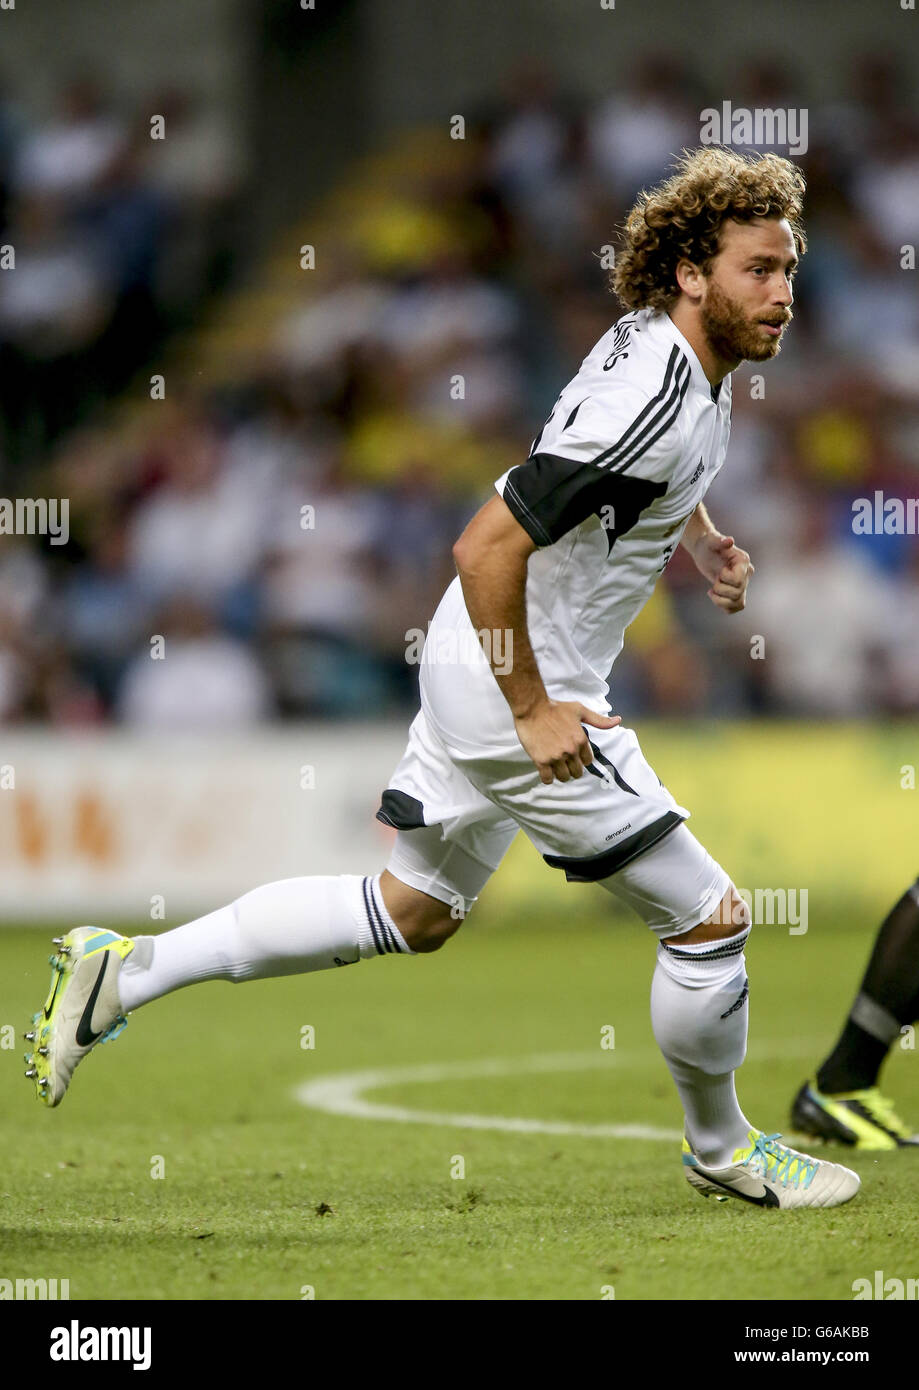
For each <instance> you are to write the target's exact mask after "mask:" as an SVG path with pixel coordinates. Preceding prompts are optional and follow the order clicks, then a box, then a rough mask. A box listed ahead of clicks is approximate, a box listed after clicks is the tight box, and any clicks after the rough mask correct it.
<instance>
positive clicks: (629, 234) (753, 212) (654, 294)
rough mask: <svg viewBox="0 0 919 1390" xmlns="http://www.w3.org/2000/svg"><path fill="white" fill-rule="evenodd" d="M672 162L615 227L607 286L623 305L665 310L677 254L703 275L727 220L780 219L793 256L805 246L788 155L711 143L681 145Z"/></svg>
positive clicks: (794, 170) (799, 177) (674, 289)
mask: <svg viewBox="0 0 919 1390" xmlns="http://www.w3.org/2000/svg"><path fill="white" fill-rule="evenodd" d="M675 167H676V173H675V174H673V175H672V177H671V178H669V179H667V180H666V182H664V183H661V184H659V185H658V186H657V187H656V188H652V189H651V190H650V191H649V190H647V189H642V191H641V193H640V194H639V195H638V198H637V200H636V202H635V205H634V207H633V208H632V210H631V212H630V213H629V215H628V216H627V217H626V219H625V222H624V224H623V226H622V227H621V229H620V233H621V238H622V242H623V247H622V250H621V251H620V252H619V253H618V254H617V256H616V258H615V262H614V265H613V269H612V270H611V271H610V275H609V286H610V289H611V290H612V291H613V293H614V294H615V295H616V297H617V298H618V299H619V301H620V302H621V303H622V304H623V305H624V306H625V308H626V309H660V310H665V311H666V310H667V309H669V308H671V306H672V305H673V304H674V303H675V302H676V300H677V299H678V297H679V294H680V290H679V287H678V285H677V282H676V268H677V265H678V263H679V262H680V261H681V260H683V259H684V258H685V259H686V260H689V261H692V262H693V264H694V265H697V266H698V267H699V268H700V270H701V271H702V273H703V275H707V274H708V273H709V271H710V269H711V264H712V261H713V260H714V258H715V256H716V255H717V254H718V250H719V246H718V239H719V236H720V233H721V228H722V225H723V224H724V222H726V221H727V220H728V219H729V218H734V219H736V220H737V221H738V222H749V221H750V220H751V219H752V218H754V217H784V218H786V219H787V220H788V224H789V226H790V227H791V230H792V234H793V236H794V240H795V246H796V248H797V252H798V255H799V256H802V255H803V254H804V252H805V251H806V250H807V239H806V237H805V235H804V228H803V225H802V223H801V220H800V219H801V208H802V203H803V199H804V188H805V181H804V175H803V174H802V173H801V170H800V169H799V168H798V166H797V165H796V164H792V163H791V161H790V160H788V159H782V158H781V156H780V155H777V154H762V155H744V154H738V153H737V152H736V151H734V150H727V149H724V148H723V147H722V146H713V147H710V148H706V149H698V150H683V152H682V156H681V158H680V159H678V160H677V161H676V164H675Z"/></svg>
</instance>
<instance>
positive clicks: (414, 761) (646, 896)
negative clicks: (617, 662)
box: [377, 709, 730, 936]
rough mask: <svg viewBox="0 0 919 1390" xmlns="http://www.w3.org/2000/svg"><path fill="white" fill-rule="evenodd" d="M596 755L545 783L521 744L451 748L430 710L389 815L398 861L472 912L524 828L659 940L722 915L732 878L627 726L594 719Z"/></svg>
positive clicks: (398, 866)
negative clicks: (576, 772) (599, 724)
mask: <svg viewBox="0 0 919 1390" xmlns="http://www.w3.org/2000/svg"><path fill="white" fill-rule="evenodd" d="M584 728H585V731H586V732H587V735H588V737H589V739H590V741H591V745H592V747H593V750H594V762H593V764H591V766H590V768H589V769H585V771H584V773H583V775H582V776H581V777H578V778H572V779H571V780H570V781H568V782H559V781H553V782H550V783H548V784H547V783H544V782H542V781H541V780H540V777H539V773H538V772H537V770H536V767H535V765H534V764H533V762H532V761H531V759H530V758H529V757H528V755H527V754H526V752H525V751H524V749H523V747H522V746H521V745H520V743H519V742H517V743H516V746H513V745H511V744H510V743H509V742H505V743H503V744H500V745H492V746H491V747H487V746H486V747H483V748H480V749H476V750H472V749H471V748H470V747H469V745H468V744H467V743H465V742H464V744H463V746H462V747H460V746H458V745H456V744H451V743H450V741H449V740H448V739H447V737H446V736H445V735H444V734H443V733H442V731H436V730H435V729H434V728H433V727H432V723H431V720H430V719H429V718H428V716H427V715H426V714H425V712H424V710H423V709H422V710H419V712H418V714H417V715H416V716H415V718H414V720H413V721H412V725H411V728H410V729H409V739H408V745H407V747H406V750H405V753H404V754H403V756H402V758H401V760H400V762H399V764H398V766H397V767H396V769H395V771H394V772H393V775H392V777H391V778H390V782H389V786H388V787H387V789H386V791H385V792H384V793H383V796H382V800H381V805H380V809H379V810H378V811H377V818H378V820H381V821H382V822H383V823H384V825H390V826H394V827H395V828H396V829H397V830H398V832H399V834H398V836H397V837H396V843H395V845H394V847H393V850H392V855H391V857H390V860H389V864H388V865H387V867H388V869H389V871H390V873H391V874H393V875H394V876H395V877H396V878H398V879H401V881H402V882H404V883H407V884H409V885H411V886H412V887H415V888H419V889H420V890H421V891H422V892H424V893H428V894H430V896H431V897H434V898H438V899H439V900H440V901H441V902H445V903H449V904H450V905H451V906H452V907H456V908H457V915H458V916H462V915H465V913H466V912H468V911H469V909H470V908H471V906H472V904H473V903H474V902H475V900H476V898H477V897H478V895H479V894H480V892H481V891H482V888H483V887H484V886H485V884H486V882H487V881H488V879H489V878H490V877H491V875H492V874H493V873H494V871H495V870H496V869H497V867H498V865H499V864H500V863H501V860H502V859H503V858H504V855H505V854H506V852H507V850H508V849H509V848H510V845H511V842H512V840H513V839H514V837H515V835H516V834H517V832H518V830H523V831H524V833H525V834H526V835H527V837H528V838H529V839H530V841H531V842H532V843H533V845H534V846H535V847H536V849H537V850H538V851H539V852H540V854H541V855H542V856H543V858H544V859H545V861H546V863H547V864H550V865H551V866H552V867H553V868H559V869H563V870H564V871H565V876H566V878H567V879H568V880H569V881H570V882H574V883H599V884H601V885H602V886H603V887H604V888H607V889H608V890H609V891H610V892H612V893H615V894H616V896H617V897H620V898H622V899H623V900H624V901H625V902H627V903H628V904H629V906H631V907H632V908H634V910H635V911H636V912H637V913H638V915H639V916H640V917H642V918H643V920H644V921H645V922H646V923H647V924H648V926H649V927H650V928H651V930H652V931H654V932H656V933H658V935H659V936H673V935H678V934H679V933H680V932H684V931H689V930H691V928H692V927H694V926H696V925H697V924H698V923H699V922H701V921H702V920H703V919H704V918H705V917H708V916H710V915H711V914H712V913H713V912H714V911H715V909H716V908H717V906H718V904H719V903H720V901H721V899H722V898H723V897H724V894H725V893H726V892H727V889H728V887H729V884H730V879H729V878H728V875H727V874H726V873H725V871H724V870H723V869H722V868H721V867H720V866H719V865H718V864H716V862H715V861H714V860H713V859H712V858H711V856H710V855H709V854H708V853H707V852H706V851H705V850H704V849H703V847H702V846H701V845H700V844H699V842H698V840H697V839H696V838H695V836H694V835H692V833H691V832H690V831H689V830H687V829H686V827H685V826H684V825H683V823H682V822H683V821H684V820H686V819H687V818H688V816H689V812H688V811H687V810H686V809H685V808H684V807H682V806H679V805H677V803H676V802H675V801H674V799H673V797H672V796H671V795H670V793H669V792H668V791H667V789H666V788H665V787H664V786H663V784H662V783H661V781H660V779H659V778H658V777H657V776H656V774H655V773H654V772H653V771H652V770H651V768H650V767H649V766H648V764H647V763H646V762H645V759H644V756H643V754H642V752H641V749H640V748H639V746H638V739H637V738H636V736H635V733H634V731H633V730H631V729H624V728H623V727H622V726H621V725H619V726H617V727H616V728H613V729H595V728H593V727H592V726H589V725H585V726H584Z"/></svg>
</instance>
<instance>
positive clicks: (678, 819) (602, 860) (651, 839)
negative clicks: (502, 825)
mask: <svg viewBox="0 0 919 1390" xmlns="http://www.w3.org/2000/svg"><path fill="white" fill-rule="evenodd" d="M685 819H686V817H685V816H681V815H678V814H677V812H676V811H666V812H665V813H664V815H662V816H661V817H660V818H659V819H658V820H656V821H652V822H651V824H650V825H646V826H645V828H644V830H637V831H636V832H635V834H634V835H630V836H629V838H628V839H627V840H622V841H621V842H620V843H619V844H618V845H613V846H611V848H610V849H605V850H604V851H603V853H602V854H594V855H592V856H591V857H590V858H588V859H570V858H568V857H567V856H566V855H564V854H544V855H543V859H545V861H546V863H547V864H550V865H551V866H552V868H553V869H564V870H565V877H566V878H567V880H568V882H569V883H597V882H599V880H600V879H601V878H608V877H609V875H610V874H615V873H618V871H619V870H620V869H624V868H625V866H626V864H631V862H632V860H633V859H637V858H638V856H639V855H640V854H644V853H645V851H646V850H649V849H651V848H652V846H653V845H656V844H657V842H658V840H662V839H663V838H664V836H665V835H669V834H670V832H671V830H676V828H677V826H678V825H681V824H682V823H683V821H684V820H685Z"/></svg>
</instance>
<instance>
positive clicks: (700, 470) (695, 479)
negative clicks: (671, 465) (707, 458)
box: [689, 459, 705, 487]
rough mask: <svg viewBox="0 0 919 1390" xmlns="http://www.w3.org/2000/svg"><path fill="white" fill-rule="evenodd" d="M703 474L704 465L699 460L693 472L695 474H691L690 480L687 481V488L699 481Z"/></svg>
mask: <svg viewBox="0 0 919 1390" xmlns="http://www.w3.org/2000/svg"><path fill="white" fill-rule="evenodd" d="M704 472H705V464H704V463H703V462H702V460H701V459H699V463H698V466H697V468H696V471H695V473H693V475H692V477H691V478H690V480H689V486H690V487H692V485H693V483H697V482H698V481H699V479H700V478H701V477H702V474H703V473H704Z"/></svg>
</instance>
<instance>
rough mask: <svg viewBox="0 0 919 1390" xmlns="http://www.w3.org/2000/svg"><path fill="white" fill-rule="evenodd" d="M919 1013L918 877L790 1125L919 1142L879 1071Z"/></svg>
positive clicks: (872, 1145)
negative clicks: (882, 1086) (884, 1087)
mask: <svg viewBox="0 0 919 1390" xmlns="http://www.w3.org/2000/svg"><path fill="white" fill-rule="evenodd" d="M917 1019H919V879H917V880H916V882H915V883H914V884H913V885H912V887H911V888H908V889H907V891H906V892H905V893H904V894H903V896H902V897H901V898H900V900H899V901H898V902H897V903H896V904H895V905H894V906H893V907H892V908H891V910H890V912H889V913H888V914H887V916H886V917H885V919H884V921H883V922H882V923H881V926H880V928H879V930H878V934H877V937H876V938H875V942H874V947H873V950H872V952H871V958H870V960H869V961H868V967H867V969H866V971H865V975H864V978H863V979H862V982H861V986H860V988H859V991H858V994H857V995H856V996H855V1000H854V1001H853V1004H852V1008H851V1009H850V1011H849V1016H848V1018H847V1019H846V1023H845V1026H844V1027H843V1030H842V1033H841V1034H840V1036H839V1039H838V1041H837V1043H836V1046H835V1047H834V1048H833V1050H832V1052H831V1053H830V1054H829V1056H828V1057H826V1058H825V1060H824V1061H823V1063H822V1064H821V1066H820V1067H819V1068H818V1070H817V1074H816V1078H815V1079H814V1080H813V1081H807V1082H805V1083H804V1085H803V1086H802V1087H801V1089H800V1091H799V1092H798V1094H797V1096H796V1097H795V1100H794V1104H793V1107H792V1116H791V1119H792V1125H793V1127H794V1128H795V1129H797V1130H800V1131H801V1132H802V1133H804V1134H809V1135H814V1136H817V1137H819V1138H822V1139H827V1140H835V1141H837V1142H839V1143H842V1144H848V1145H852V1146H854V1147H855V1148H859V1149H895V1148H904V1147H905V1148H913V1147H919V1136H917V1135H913V1134H911V1133H910V1131H909V1130H908V1128H907V1126H906V1125H905V1124H904V1123H903V1121H902V1120H901V1119H900V1118H899V1116H898V1115H897V1113H896V1111H895V1110H894V1107H893V1104H892V1103H891V1102H890V1101H889V1100H888V1099H887V1097H886V1096H884V1095H882V1094H881V1092H880V1091H879V1089H878V1077H879V1075H880V1071H881V1067H882V1066H883V1064H884V1061H885V1060H886V1058H887V1054H888V1052H889V1051H890V1048H891V1047H892V1045H893V1043H894V1042H895V1041H896V1039H897V1038H898V1037H899V1036H900V1034H901V1032H902V1030H903V1027H904V1026H905V1025H907V1024H912V1023H915V1022H916V1020H917Z"/></svg>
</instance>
